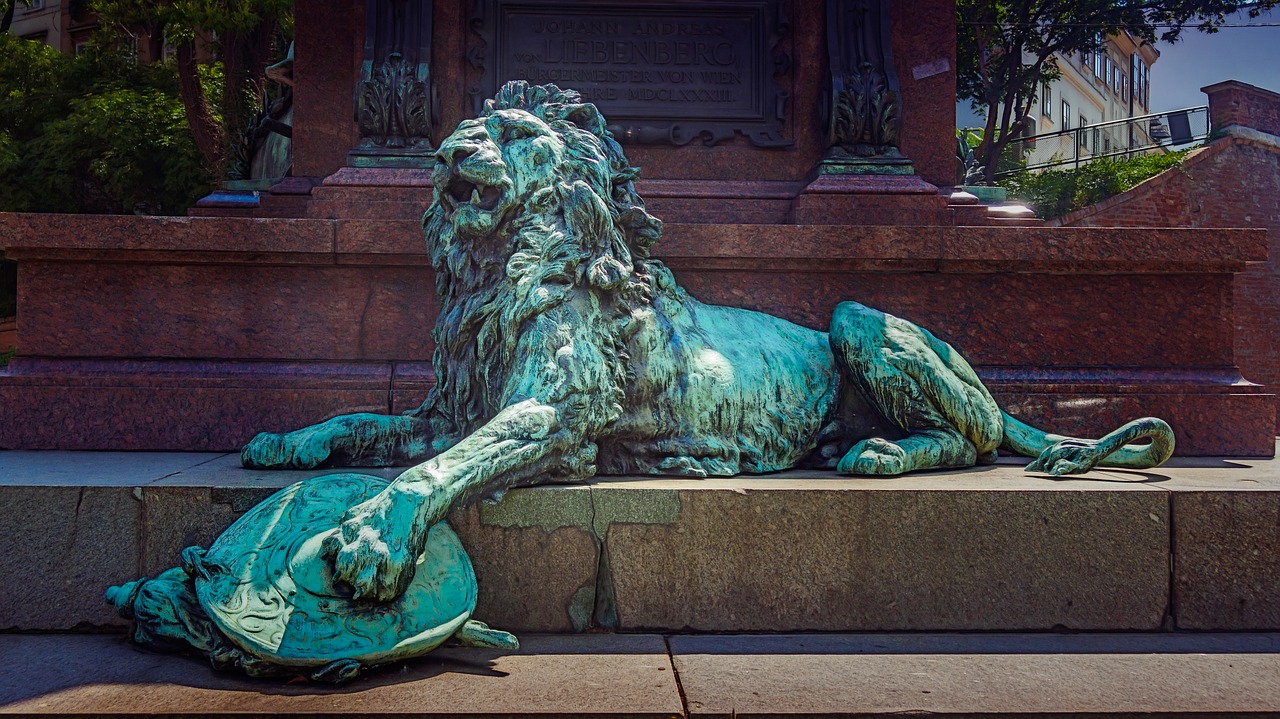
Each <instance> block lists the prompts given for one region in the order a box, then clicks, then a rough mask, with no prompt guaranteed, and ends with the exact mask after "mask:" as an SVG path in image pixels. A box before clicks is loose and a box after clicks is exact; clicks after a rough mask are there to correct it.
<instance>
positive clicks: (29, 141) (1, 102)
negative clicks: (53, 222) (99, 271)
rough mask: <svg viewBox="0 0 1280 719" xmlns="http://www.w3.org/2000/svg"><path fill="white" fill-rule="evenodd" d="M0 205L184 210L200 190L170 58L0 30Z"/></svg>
mask: <svg viewBox="0 0 1280 719" xmlns="http://www.w3.org/2000/svg"><path fill="white" fill-rule="evenodd" d="M0 87H3V88H4V90H5V91H4V92H3V93H0V177H4V178H6V181H5V182H3V183H0V210H3V211H25V212H145V213H151V214H176V213H182V212H184V211H185V210H186V209H187V208H188V207H189V206H190V205H191V204H192V203H193V202H194V201H195V199H196V198H198V197H200V196H201V195H202V194H204V193H205V192H207V190H208V187H209V184H210V183H209V180H210V176H209V175H208V173H207V172H206V171H205V168H204V163H203V161H202V158H201V156H200V153H199V152H198V151H197V150H196V148H195V144H194V142H193V141H192V139H191V132H190V130H189V129H188V128H187V125H186V119H185V114H184V108H183V105H182V102H181V100H180V99H179V98H178V83H177V76H176V74H175V72H174V69H173V67H172V65H166V64H156V65H139V64H138V63H137V62H135V61H134V59H133V58H132V57H130V56H129V55H126V54H123V53H120V52H115V51H110V50H101V49H98V48H91V49H90V50H89V51H88V52H86V53H84V54H81V55H78V56H75V57H70V56H66V55H62V54H61V53H59V52H58V51H56V50H54V49H53V48H51V47H49V46H48V45H45V44H44V43H41V42H33V41H28V40H22V39H20V38H15V37H13V36H12V35H7V34H0Z"/></svg>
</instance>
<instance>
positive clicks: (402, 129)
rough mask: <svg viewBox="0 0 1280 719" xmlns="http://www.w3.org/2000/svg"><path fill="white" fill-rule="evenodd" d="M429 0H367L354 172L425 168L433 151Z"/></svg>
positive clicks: (351, 158)
mask: <svg viewBox="0 0 1280 719" xmlns="http://www.w3.org/2000/svg"><path fill="white" fill-rule="evenodd" d="M431 9H432V8H431V0H367V2H366V5H365V37H364V61H363V62H362V63H361V64H360V79H359V80H358V81H357V82H356V95H355V109H356V123H357V124H358V125H359V127H360V142H359V143H358V144H357V145H356V147H355V148H353V149H352V150H351V151H350V152H349V153H348V155H347V164H348V165H351V166H354V167H429V166H430V165H431V162H432V160H431V155H432V153H433V152H434V151H435V146H434V145H433V144H432V141H431V133H432V131H433V130H434V128H435V122H436V120H435V92H434V88H433V87H432V84H431V69H430V63H431Z"/></svg>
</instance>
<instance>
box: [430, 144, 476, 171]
mask: <svg viewBox="0 0 1280 719" xmlns="http://www.w3.org/2000/svg"><path fill="white" fill-rule="evenodd" d="M474 154H476V147H475V146H474V145H468V144H462V143H458V144H452V145H445V146H443V147H441V148H440V149H439V150H436V162H440V163H443V164H445V165H447V166H448V167H457V166H458V163H459V162H462V161H463V160H465V159H467V158H468V157H471V156H472V155H474Z"/></svg>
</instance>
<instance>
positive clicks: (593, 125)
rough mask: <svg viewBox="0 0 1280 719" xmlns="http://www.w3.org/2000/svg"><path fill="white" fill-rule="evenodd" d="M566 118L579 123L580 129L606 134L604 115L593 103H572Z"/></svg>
mask: <svg viewBox="0 0 1280 719" xmlns="http://www.w3.org/2000/svg"><path fill="white" fill-rule="evenodd" d="M564 119H565V120H567V121H568V122H572V123H573V124H574V125H577V126H578V129H580V130H585V131H587V132H589V133H591V134H593V135H596V136H600V135H602V134H604V116H602V115H601V114H600V111H599V110H597V109H596V106H595V105H592V104H591V103H585V104H582V105H571V106H570V108H569V111H568V112H566V113H565V115H564Z"/></svg>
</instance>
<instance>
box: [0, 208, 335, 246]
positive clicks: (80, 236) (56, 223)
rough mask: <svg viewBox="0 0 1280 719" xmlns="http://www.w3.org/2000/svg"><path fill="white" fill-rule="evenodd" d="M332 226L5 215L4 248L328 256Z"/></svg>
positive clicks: (0, 235)
mask: <svg viewBox="0 0 1280 719" xmlns="http://www.w3.org/2000/svg"><path fill="white" fill-rule="evenodd" d="M333 231H334V230H333V225H332V224H331V223H328V222H323V221H317V220H306V219H279V218H271V219H258V218H248V217H219V218H216V219H215V218H205V217H150V216H138V215H59V214H23V213H8V212H6V213H0V247H5V248H11V249H15V250H21V249H26V248H42V249H43V248H67V249H72V248H74V249H76V250H85V251H88V250H148V251H164V250H171V251H178V252H183V253H189V252H252V253H262V252H271V253H284V252H290V253H329V252H333Z"/></svg>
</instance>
